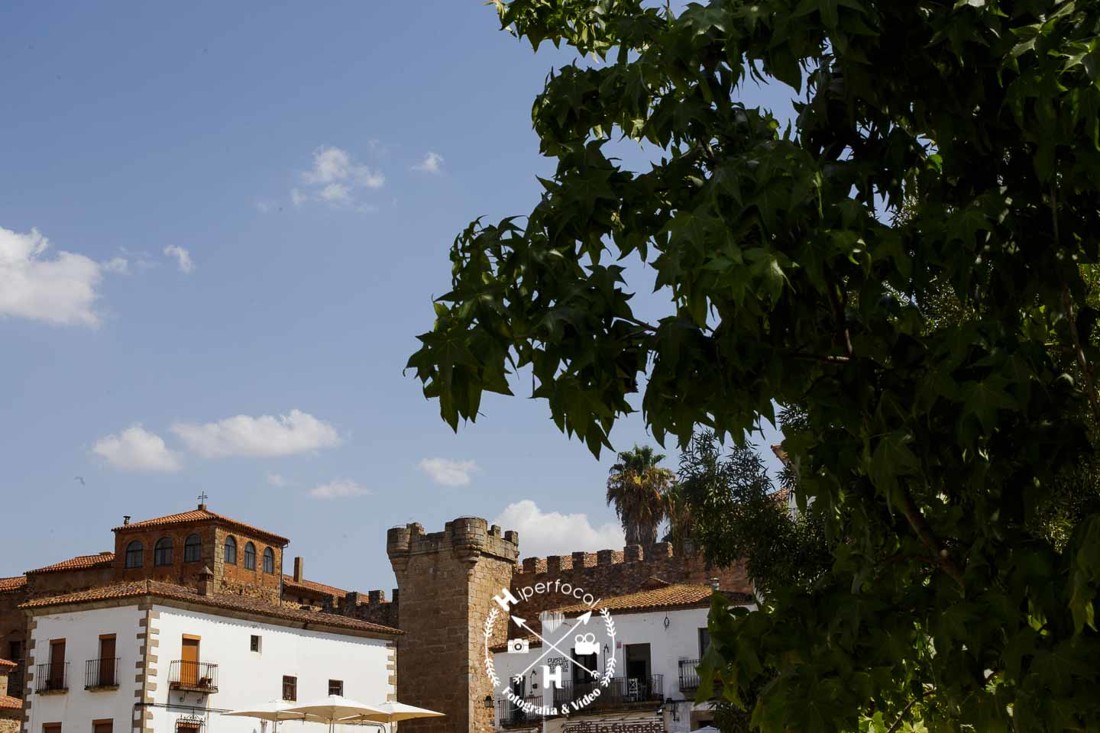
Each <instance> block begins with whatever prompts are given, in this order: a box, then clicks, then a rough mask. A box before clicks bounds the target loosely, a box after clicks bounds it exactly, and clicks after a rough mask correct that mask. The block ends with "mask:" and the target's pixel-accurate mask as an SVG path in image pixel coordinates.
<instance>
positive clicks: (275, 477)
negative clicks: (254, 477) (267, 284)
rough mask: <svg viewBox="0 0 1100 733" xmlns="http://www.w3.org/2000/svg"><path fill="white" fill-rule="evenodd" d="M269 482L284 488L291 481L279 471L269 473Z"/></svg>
mask: <svg viewBox="0 0 1100 733" xmlns="http://www.w3.org/2000/svg"><path fill="white" fill-rule="evenodd" d="M267 482H268V483H269V484H271V485H272V486H274V487H276V488H280V489H281V488H283V487H284V486H286V485H287V484H289V483H290V482H289V481H287V480H286V477H285V476H283V475H282V474H279V473H269V474H267Z"/></svg>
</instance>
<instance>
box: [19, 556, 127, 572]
mask: <svg viewBox="0 0 1100 733" xmlns="http://www.w3.org/2000/svg"><path fill="white" fill-rule="evenodd" d="M114 561H115V553H113V552H100V553H98V554H95V555H77V556H76V557H70V558H69V559H68V560H62V561H61V562H55V563H54V564H53V565H47V566H46V567H44V568H35V569H34V570H28V571H27V575H31V574H36V573H57V572H60V571H62V570H92V569H94V568H109V567H111V565H112V564H113V563H114Z"/></svg>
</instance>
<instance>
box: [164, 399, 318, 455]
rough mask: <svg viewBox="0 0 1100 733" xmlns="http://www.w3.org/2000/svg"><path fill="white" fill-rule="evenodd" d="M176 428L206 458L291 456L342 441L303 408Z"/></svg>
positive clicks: (188, 443)
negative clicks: (283, 413) (282, 413)
mask: <svg viewBox="0 0 1100 733" xmlns="http://www.w3.org/2000/svg"><path fill="white" fill-rule="evenodd" d="M172 432H173V433H175V434H176V435H178V436H179V437H180V438H181V439H182V440H183V442H184V443H186V444H187V447H188V449H189V450H191V451H192V452H194V453H197V454H198V455H200V456H203V457H204V458H224V457H226V456H253V457H271V456H289V455H293V454H295V453H309V452H311V451H315V450H319V449H321V448H331V447H333V446H336V445H339V444H340V435H339V433H337V432H336V428H334V427H333V426H332V425H330V424H328V423H326V422H323V421H321V420H318V419H317V418H315V417H314V416H313V415H310V414H309V413H306V412H302V411H301V410H291V411H290V412H289V413H288V414H286V415H277V416H272V415H261V416H259V417H251V416H249V415H236V416H234V417H229V418H226V419H224V420H220V421H218V422H208V423H203V424H197V423H176V424H175V425H173V426H172Z"/></svg>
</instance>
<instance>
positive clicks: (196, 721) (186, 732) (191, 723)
mask: <svg viewBox="0 0 1100 733" xmlns="http://www.w3.org/2000/svg"><path fill="white" fill-rule="evenodd" d="M203 724H204V721H203V720H202V719H201V718H193V717H190V716H188V717H186V718H180V719H179V720H177V721H176V733H199V731H201V730H202V729H203Z"/></svg>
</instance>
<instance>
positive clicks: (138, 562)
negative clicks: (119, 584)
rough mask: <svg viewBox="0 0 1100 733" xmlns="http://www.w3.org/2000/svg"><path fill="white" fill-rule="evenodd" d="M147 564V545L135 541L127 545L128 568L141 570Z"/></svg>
mask: <svg viewBox="0 0 1100 733" xmlns="http://www.w3.org/2000/svg"><path fill="white" fill-rule="evenodd" d="M144 564H145V545H143V544H141V542H139V541H137V540H134V541H133V542H131V543H130V544H128V545H126V567H127V568H140V567H141V566H142V565H144Z"/></svg>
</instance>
